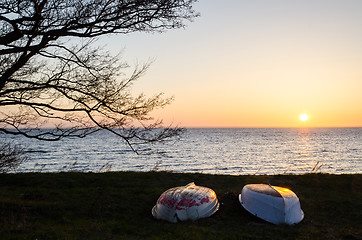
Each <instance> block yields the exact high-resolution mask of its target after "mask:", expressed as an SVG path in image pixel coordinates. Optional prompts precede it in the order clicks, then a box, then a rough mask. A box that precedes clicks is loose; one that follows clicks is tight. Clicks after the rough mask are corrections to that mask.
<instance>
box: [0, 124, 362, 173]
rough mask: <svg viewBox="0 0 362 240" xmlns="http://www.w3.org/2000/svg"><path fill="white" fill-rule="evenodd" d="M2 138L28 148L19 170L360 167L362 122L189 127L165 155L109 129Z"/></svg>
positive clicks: (210, 170)
mask: <svg viewBox="0 0 362 240" xmlns="http://www.w3.org/2000/svg"><path fill="white" fill-rule="evenodd" d="M0 138H5V139H7V140H9V139H12V141H13V142H16V143H20V144H22V145H23V146H24V147H26V149H27V150H28V155H29V157H30V159H29V161H27V162H26V163H24V164H23V165H21V166H20V168H19V169H17V171H21V172H32V171H44V172H57V171H93V172H100V171H128V170H131V171H149V170H152V169H157V170H167V171H173V172H202V173H212V174H237V175H239V174H284V173H292V174H303V173H308V172H323V173H334V174H342V173H362V128H311V129H285V128H274V129H270V128H266V129H260V128H259V129H258V128H254V129H253V128H238V129H220V128H218V129H188V130H187V131H186V133H185V134H184V135H183V136H182V138H181V140H179V141H177V142H176V143H174V144H172V145H161V146H159V147H160V149H161V150H162V152H163V153H165V154H166V156H160V155H151V156H138V155H136V154H134V153H133V152H132V151H131V150H130V149H129V148H128V147H127V146H126V145H125V144H124V143H123V142H122V141H121V140H120V139H118V138H117V137H116V136H113V135H111V134H110V133H106V132H99V133H97V134H95V135H91V136H89V137H87V138H85V139H65V140H62V141H59V142H41V141H37V140H30V139H25V138H22V137H15V136H11V137H10V136H7V135H4V134H1V135H0Z"/></svg>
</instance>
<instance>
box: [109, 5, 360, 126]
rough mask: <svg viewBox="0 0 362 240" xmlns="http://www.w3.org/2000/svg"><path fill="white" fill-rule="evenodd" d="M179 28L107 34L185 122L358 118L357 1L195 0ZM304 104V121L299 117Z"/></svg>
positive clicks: (145, 88)
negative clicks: (143, 66) (190, 17)
mask: <svg viewBox="0 0 362 240" xmlns="http://www.w3.org/2000/svg"><path fill="white" fill-rule="evenodd" d="M195 8H196V9H197V10H198V11H199V12H200V13H201V17H199V18H197V19H195V21H194V22H192V23H188V24H187V25H188V26H187V27H186V28H185V29H180V30H172V31H168V32H165V33H162V34H146V33H145V34H143V33H142V34H140V33H135V34H130V35H128V36H120V35H118V36H114V37H112V38H108V39H106V40H102V41H105V42H106V43H107V44H108V47H110V48H112V49H117V50H118V51H119V50H121V49H123V48H124V56H123V57H124V59H125V60H127V61H128V62H129V63H130V64H133V63H135V62H146V61H147V60H148V59H154V63H153V64H152V66H151V68H150V70H149V71H148V73H147V74H146V75H145V76H144V77H143V78H142V79H140V80H139V82H138V83H137V84H136V85H135V92H145V93H146V94H148V95H153V94H156V93H158V92H164V93H165V94H166V95H167V96H174V97H175V101H174V102H173V103H172V104H171V105H170V106H168V107H166V108H165V109H164V110H162V111H158V112H155V116H160V118H164V119H165V121H166V122H174V123H175V124H180V125H181V126H184V127H362V14H361V9H362V1H360V0H348V1H337V0H320V1H315V0H305V1H289V0H275V1H267V0H259V1H232V0H226V1H218V0H201V1H199V3H197V4H196V5H195ZM301 113H306V114H308V115H309V117H310V118H309V120H308V121H306V122H301V121H300V120H299V115H300V114H301Z"/></svg>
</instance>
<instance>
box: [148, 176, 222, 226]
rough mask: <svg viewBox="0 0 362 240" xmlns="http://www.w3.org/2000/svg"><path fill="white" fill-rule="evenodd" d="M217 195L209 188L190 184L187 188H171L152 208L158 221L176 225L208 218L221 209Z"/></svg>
mask: <svg viewBox="0 0 362 240" xmlns="http://www.w3.org/2000/svg"><path fill="white" fill-rule="evenodd" d="M219 205H220V204H219V201H218V199H217V197H216V193H215V192H214V191H213V190H212V189H210V188H207V187H202V186H196V185H195V183H193V182H192V183H189V184H187V185H186V186H180V187H175V188H170V189H168V190H167V191H165V192H163V193H162V194H161V196H160V197H159V198H158V200H157V203H156V205H155V206H154V207H153V208H152V215H153V216H154V217H155V218H156V219H162V220H165V221H169V222H173V223H176V222H178V221H186V220H192V221H195V220H197V219H199V218H206V217H210V216H211V215H213V214H214V213H215V212H216V211H217V210H218V209H219Z"/></svg>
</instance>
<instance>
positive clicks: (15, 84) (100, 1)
mask: <svg viewBox="0 0 362 240" xmlns="http://www.w3.org/2000/svg"><path fill="white" fill-rule="evenodd" d="M194 2H195V0H147V1H146V0H128V1H125V0H86V1H77V0H3V1H1V2H0V132H4V133H8V134H18V135H23V136H26V137H29V138H36V139H40V140H47V141H56V140H59V139H62V138H64V137H85V136H86V135H88V134H91V133H93V132H95V131H98V130H99V129H105V130H108V131H110V132H112V133H114V134H116V135H118V136H119V137H121V138H123V139H124V140H125V141H126V142H127V143H128V144H129V145H130V147H131V148H132V149H133V150H134V151H136V152H137V151H139V150H140V148H139V147H138V146H141V145H143V144H152V143H153V142H159V141H165V140H167V139H169V138H171V137H174V136H177V135H179V134H180V133H181V132H182V130H183V129H181V128H179V127H177V126H176V127H171V126H168V127H164V126H163V124H162V121H158V120H154V119H152V117H150V113H151V112H152V111H153V110H155V109H158V108H162V107H164V106H165V105H167V104H169V103H170V102H171V101H172V98H164V97H163V95H162V94H157V95H155V96H153V97H146V96H145V95H143V94H140V95H138V96H133V95H132V94H131V87H132V84H133V83H134V82H135V81H136V80H137V79H139V78H140V77H141V76H142V75H143V74H144V73H145V72H146V70H147V69H148V67H149V64H148V63H147V64H145V65H143V66H139V67H136V68H135V70H134V72H133V73H132V74H131V75H130V76H129V77H126V75H125V73H124V71H125V69H126V68H127V67H129V66H128V64H126V63H124V62H121V60H120V56H119V55H114V54H110V53H109V52H107V51H104V50H103V49H101V48H99V47H94V42H95V38H96V37H100V36H103V35H107V34H129V33H132V32H139V31H141V32H162V31H165V30H167V29H172V28H180V27H184V21H185V20H187V21H190V20H192V19H193V18H194V17H197V16H198V14H197V13H195V11H194V10H193V9H192V4H193V3H194ZM74 38H76V39H78V41H74ZM79 40H80V41H79ZM44 126H46V127H47V128H48V127H50V126H52V127H51V128H50V129H44Z"/></svg>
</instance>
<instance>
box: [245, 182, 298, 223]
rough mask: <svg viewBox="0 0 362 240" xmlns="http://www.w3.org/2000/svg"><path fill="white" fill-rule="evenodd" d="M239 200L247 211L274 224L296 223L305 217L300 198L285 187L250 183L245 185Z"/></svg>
mask: <svg viewBox="0 0 362 240" xmlns="http://www.w3.org/2000/svg"><path fill="white" fill-rule="evenodd" d="M239 202H240V204H241V205H242V206H243V207H244V208H245V210H246V211H248V212H250V213H251V214H253V215H254V216H256V217H258V218H261V219H263V220H265V221H267V222H270V223H273V224H288V225H294V224H297V223H299V222H300V221H302V220H303V218H304V212H303V211H302V209H301V207H300V202H299V198H298V197H297V195H296V194H295V193H294V192H293V191H291V190H290V189H288V188H284V187H279V186H271V185H268V184H248V185H245V186H244V187H243V189H242V191H241V194H240V195H239Z"/></svg>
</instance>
